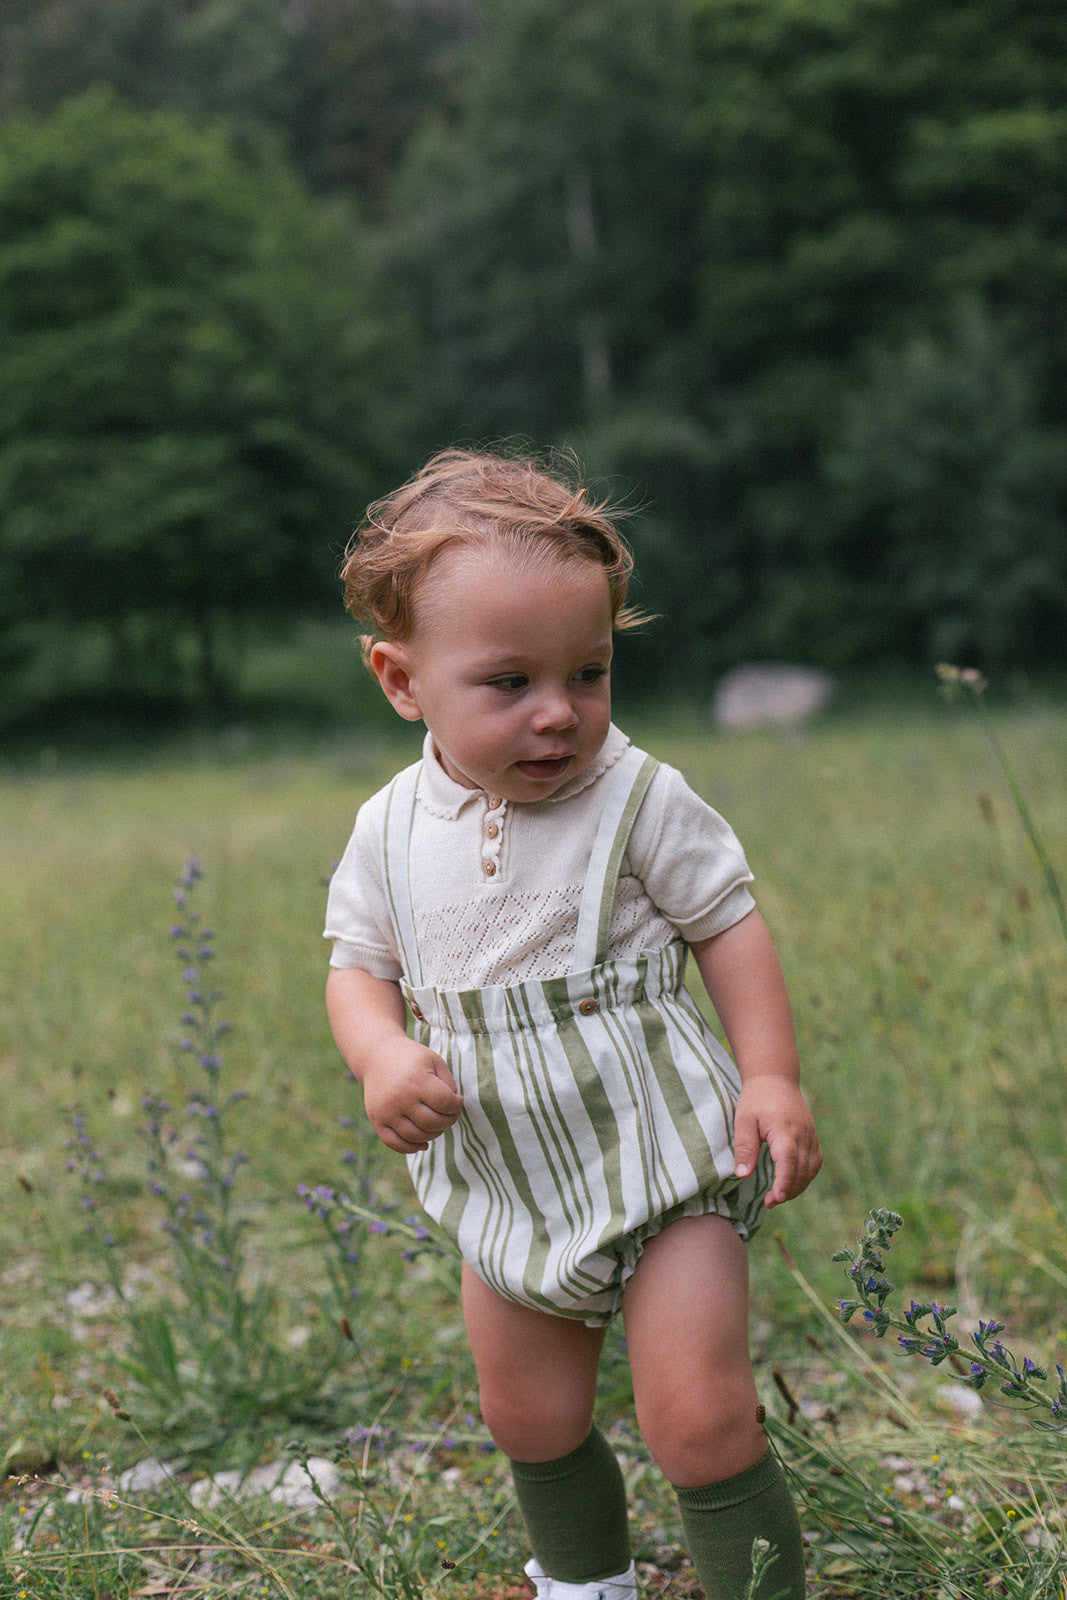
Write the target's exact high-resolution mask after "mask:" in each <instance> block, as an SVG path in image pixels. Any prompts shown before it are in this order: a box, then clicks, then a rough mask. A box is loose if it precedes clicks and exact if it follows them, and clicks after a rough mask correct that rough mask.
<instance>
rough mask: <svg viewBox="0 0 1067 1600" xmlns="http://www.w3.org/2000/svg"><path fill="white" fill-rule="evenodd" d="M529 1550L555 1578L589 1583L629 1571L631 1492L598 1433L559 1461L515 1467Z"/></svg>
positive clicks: (594, 1430) (517, 1493) (608, 1447)
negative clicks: (628, 1507)
mask: <svg viewBox="0 0 1067 1600" xmlns="http://www.w3.org/2000/svg"><path fill="white" fill-rule="evenodd" d="M511 1475H512V1477H513V1479H514V1481H515V1494H516V1497H517V1499H518V1502H519V1510H520V1511H521V1512H522V1520H523V1522H524V1523H525V1524H526V1533H527V1537H528V1538H529V1541H530V1549H531V1550H532V1551H533V1554H534V1556H535V1557H536V1559H537V1561H538V1562H539V1563H540V1565H541V1568H542V1570H543V1571H544V1572H546V1573H547V1574H548V1576H549V1577H550V1578H559V1579H560V1580H561V1581H562V1582H563V1583H588V1582H591V1581H592V1580H593V1579H595V1578H614V1577H615V1576H616V1575H617V1574H618V1573H620V1572H625V1571H626V1569H627V1567H628V1566H629V1565H630V1527H629V1520H628V1518H627V1515H626V1487H625V1485H624V1483H623V1480H622V1473H621V1472H620V1470H619V1463H618V1462H617V1461H616V1459H615V1453H614V1451H613V1450H612V1448H611V1446H610V1445H609V1444H608V1441H607V1440H606V1439H605V1438H604V1435H603V1434H602V1433H599V1432H598V1431H597V1429H596V1428H594V1429H593V1431H592V1433H591V1434H590V1435H589V1437H588V1439H587V1440H586V1441H585V1443H584V1444H580V1445H579V1446H578V1448H577V1450H572V1451H571V1453H570V1455H567V1456H561V1457H560V1458H559V1460H558V1461H513V1462H512V1463H511Z"/></svg>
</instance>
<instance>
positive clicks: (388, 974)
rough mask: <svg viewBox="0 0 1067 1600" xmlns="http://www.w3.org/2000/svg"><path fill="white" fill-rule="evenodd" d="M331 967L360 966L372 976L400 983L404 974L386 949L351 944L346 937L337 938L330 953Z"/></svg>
mask: <svg viewBox="0 0 1067 1600" xmlns="http://www.w3.org/2000/svg"><path fill="white" fill-rule="evenodd" d="M330 966H331V967H360V968H362V970H363V971H364V972H369V973H370V975H371V977H372V978H385V979H387V980H388V982H390V983H399V981H400V979H401V977H402V976H403V974H402V971H401V968H400V965H399V963H398V962H397V961H396V960H394V958H393V957H392V956H391V955H390V954H389V953H388V951H386V950H376V949H375V948H374V946H373V945H367V944H349V943H348V941H347V940H345V939H335V940H334V941H333V950H332V952H331V954H330Z"/></svg>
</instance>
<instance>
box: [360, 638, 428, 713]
mask: <svg viewBox="0 0 1067 1600" xmlns="http://www.w3.org/2000/svg"><path fill="white" fill-rule="evenodd" d="M367 661H368V664H369V666H370V669H371V671H372V672H373V673H374V676H375V677H376V678H377V680H378V682H379V683H380V684H381V686H382V693H383V694H384V696H385V698H386V699H387V700H388V702H389V704H390V705H391V706H392V708H393V710H394V711H395V712H396V713H397V714H398V715H399V716H401V717H403V718H404V720H405V722H418V721H419V719H420V718H421V716H422V712H421V710H420V709H419V702H418V697H417V694H416V691H415V680H414V677H413V675H412V668H411V660H410V658H409V656H408V653H407V651H406V650H405V649H404V646H403V645H402V644H395V643H394V642H393V641H392V640H389V639H378V640H376V641H375V643H374V644H372V645H371V647H370V651H369V652H368V656H367Z"/></svg>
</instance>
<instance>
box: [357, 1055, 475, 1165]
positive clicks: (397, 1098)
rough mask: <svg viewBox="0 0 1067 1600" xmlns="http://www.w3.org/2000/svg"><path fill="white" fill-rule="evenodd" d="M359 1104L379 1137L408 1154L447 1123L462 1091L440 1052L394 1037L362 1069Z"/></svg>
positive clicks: (423, 1146) (455, 1114)
mask: <svg viewBox="0 0 1067 1600" xmlns="http://www.w3.org/2000/svg"><path fill="white" fill-rule="evenodd" d="M363 1104H364V1108H365V1110H366V1113H367V1117H368V1120H369V1121H370V1125H371V1127H372V1128H373V1129H374V1131H375V1133H376V1134H377V1135H378V1137H379V1139H380V1140H381V1141H382V1143H383V1144H386V1145H388V1146H389V1148H390V1150H397V1151H399V1153H400V1154H401V1155H404V1156H410V1155H414V1153H415V1151H416V1150H425V1149H426V1148H427V1146H428V1144H429V1142H430V1140H431V1139H436V1138H437V1137H438V1135H439V1134H442V1133H444V1131H445V1129H446V1128H450V1127H451V1126H452V1124H453V1123H454V1122H455V1120H456V1118H457V1117H458V1116H459V1114H460V1112H461V1111H462V1110H463V1096H462V1095H461V1094H460V1093H459V1092H458V1090H457V1088H456V1080H455V1078H453V1076H452V1074H451V1072H450V1071H449V1069H448V1065H447V1063H446V1062H445V1061H444V1060H443V1058H442V1057H441V1056H439V1055H437V1054H436V1053H435V1052H434V1051H433V1050H428V1049H427V1048H426V1046H425V1045H422V1044H416V1043H415V1041H414V1040H413V1039H400V1040H398V1041H397V1043H396V1045H395V1046H391V1047H390V1049H389V1051H388V1053H383V1054H381V1055H380V1056H379V1057H378V1058H377V1060H376V1061H375V1064H374V1066H373V1068H371V1069H370V1070H369V1071H368V1072H366V1073H365V1074H364V1077H363Z"/></svg>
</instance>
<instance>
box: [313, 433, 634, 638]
mask: <svg viewBox="0 0 1067 1600" xmlns="http://www.w3.org/2000/svg"><path fill="white" fill-rule="evenodd" d="M455 544H463V545H466V546H468V547H470V548H485V547H491V546H493V545H503V546H505V547H506V548H508V549H509V550H511V551H514V552H516V553H519V554H522V555H526V556H533V557H536V556H539V555H545V556H549V557H553V558H555V559H556V560H558V561H561V562H568V561H585V562H592V563H594V564H595V565H598V566H602V567H603V568H604V571H605V572H606V574H607V578H608V589H609V592H610V595H611V618H612V626H613V627H615V628H619V629H622V628H634V627H638V626H640V624H641V623H643V622H645V621H646V620H647V618H646V617H645V616H644V615H642V614H641V613H640V612H638V611H636V610H634V609H633V608H632V607H628V606H626V605H625V600H626V589H627V586H628V584H629V581H630V574H631V572H632V571H633V557H632V556H631V554H630V550H629V547H628V546H627V544H626V542H625V540H624V539H623V538H622V536H621V535H620V533H619V531H618V529H617V528H616V527H615V524H614V521H613V519H612V516H611V515H610V514H609V510H608V505H607V502H606V501H596V500H593V499H592V498H591V497H590V495H589V493H588V491H587V490H586V489H585V488H584V487H583V486H582V485H581V483H580V482H577V481H575V482H574V483H573V484H571V483H568V482H567V481H565V479H564V477H563V475H562V472H561V471H560V469H558V468H554V469H553V470H552V471H549V470H548V469H547V468H546V467H544V466H542V465H541V464H540V463H539V462H537V461H535V460H532V459H530V458H522V457H518V458H512V457H508V456H502V455H494V454H492V453H488V452H481V451H469V450H442V451H441V452H439V454H437V455H435V456H434V457H433V458H432V459H431V460H430V461H428V462H427V463H426V465H425V466H424V467H423V468H422V470H421V471H420V472H417V473H416V474H415V476H414V477H413V478H411V479H410V480H409V481H408V482H407V483H405V484H403V485H402V487H401V488H399V489H397V490H395V492H394V493H393V494H390V495H386V496H385V498H384V499H382V500H377V501H375V503H374V504H373V505H372V506H369V507H368V508H367V512H366V515H365V517H364V519H363V522H362V524H361V525H360V527H358V528H357V529H356V532H355V533H354V534H353V535H352V538H351V540H350V541H349V544H348V548H347V550H346V551H345V559H344V564H343V566H342V568H341V577H342V580H343V582H344V592H345V605H346V606H347V608H348V610H349V611H350V612H351V613H352V615H353V616H354V617H355V618H356V619H357V620H358V621H360V622H362V623H365V624H369V625H370V627H371V628H372V629H373V637H370V638H367V639H365V640H364V654H366V651H367V649H369V647H370V645H371V644H373V642H374V639H375V638H378V639H387V640H396V641H401V640H405V639H409V638H410V637H411V635H412V632H413V630H414V626H415V599H416V596H417V593H418V589H419V586H420V584H421V583H422V582H423V580H424V578H425V577H426V574H427V572H428V571H429V569H430V567H431V566H432V564H433V562H434V560H435V559H436V557H437V556H438V555H440V553H441V551H442V550H444V549H445V548H447V547H449V546H451V545H455Z"/></svg>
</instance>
